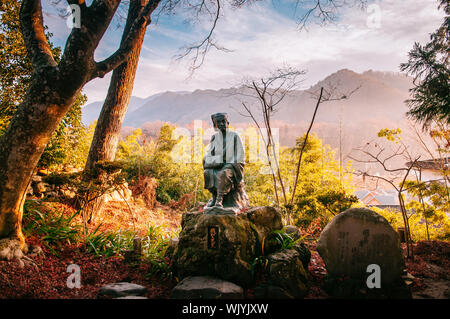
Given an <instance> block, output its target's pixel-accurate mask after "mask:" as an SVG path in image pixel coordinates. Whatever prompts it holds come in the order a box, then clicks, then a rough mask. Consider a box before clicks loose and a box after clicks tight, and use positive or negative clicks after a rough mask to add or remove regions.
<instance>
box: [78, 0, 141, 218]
mask: <svg viewBox="0 0 450 319" xmlns="http://www.w3.org/2000/svg"><path fill="white" fill-rule="evenodd" d="M147 2H148V0H140V1H131V2H130V7H129V10H128V17H127V22H126V25H125V30H124V34H123V37H122V43H123V42H124V41H125V40H126V36H127V35H128V32H129V30H130V28H131V25H132V23H133V21H134V20H135V19H136V18H137V17H138V16H139V14H140V13H141V11H142V10H143V8H144V7H145V5H146V3H147ZM145 30H146V26H145V25H142V26H141V27H140V29H139V30H138V35H137V37H136V41H135V42H134V43H133V45H132V47H131V50H130V54H129V56H128V59H127V61H126V62H124V63H123V64H121V65H120V66H119V67H118V68H116V69H115V70H114V71H113V74H112V77H111V82H110V85H109V89H108V94H107V96H106V99H105V102H104V104H103V107H102V110H101V113H100V116H99V118H98V121H97V126H96V127H95V132H94V137H93V140H92V144H91V148H90V150H89V155H88V158H87V162H86V166H85V171H88V170H91V169H93V168H94V167H95V164H96V163H97V162H99V161H113V160H114V158H115V154H116V150H117V145H118V142H119V138H120V131H121V128H122V123H123V119H124V117H125V113H126V111H127V108H128V105H129V103H130V98H131V93H132V91H133V84H134V78H135V75H136V69H137V66H138V62H139V55H140V52H141V47H142V43H143V41H144V36H145ZM104 202H105V201H104V196H101V197H98V198H97V199H95V200H92V201H90V202H89V203H88V204H87V205H86V207H85V208H84V214H85V216H87V217H88V219H89V220H88V221H89V222H92V220H93V218H94V216H95V213H96V212H99V211H100V210H101V208H102V206H103V204H104Z"/></svg>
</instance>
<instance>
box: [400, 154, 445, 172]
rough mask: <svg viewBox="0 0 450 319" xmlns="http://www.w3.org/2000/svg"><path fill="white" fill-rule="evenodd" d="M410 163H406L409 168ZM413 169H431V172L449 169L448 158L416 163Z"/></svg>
mask: <svg viewBox="0 0 450 319" xmlns="http://www.w3.org/2000/svg"><path fill="white" fill-rule="evenodd" d="M411 164H412V162H407V163H406V165H407V166H410V165H411ZM413 167H414V168H418V169H432V170H441V169H443V168H448V167H450V157H445V158H442V159H440V158H438V159H428V160H425V161H417V162H416V163H415V164H414V166H413Z"/></svg>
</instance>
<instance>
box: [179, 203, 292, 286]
mask: <svg viewBox="0 0 450 319" xmlns="http://www.w3.org/2000/svg"><path fill="white" fill-rule="evenodd" d="M181 226H182V231H181V232H180V235H179V242H178V245H177V248H176V250H175V253H174V271H175V272H176V274H177V275H178V276H179V277H180V279H181V278H185V277H188V276H214V277H218V278H221V279H223V280H227V281H230V282H233V283H236V284H238V285H240V286H244V287H246V286H249V285H251V284H252V281H253V279H252V275H251V271H252V267H251V264H252V262H253V261H254V260H255V258H257V257H258V256H260V255H261V254H262V243H263V240H264V238H265V237H268V236H269V235H270V233H271V232H272V231H274V230H280V229H282V227H283V224H282V222H281V214H280V212H279V211H278V210H277V209H275V208H273V207H256V208H252V209H250V210H248V211H247V212H244V213H241V214H239V215H230V214H203V213H199V212H194V213H185V214H183V217H182V222H181ZM209 227H217V229H218V234H217V242H216V244H217V245H216V246H215V248H211V247H210V246H208V234H209V233H208V231H209V229H210V228H209Z"/></svg>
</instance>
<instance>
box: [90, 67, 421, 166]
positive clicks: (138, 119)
mask: <svg viewBox="0 0 450 319" xmlns="http://www.w3.org/2000/svg"><path fill="white" fill-rule="evenodd" d="M411 86H412V79H411V78H409V77H407V76H405V75H402V74H399V73H386V72H377V71H366V72H364V73H356V72H353V71H351V70H347V69H343V70H339V71H337V72H335V73H333V74H331V75H329V76H328V77H326V78H325V79H323V80H322V81H320V82H318V83H316V84H315V85H313V86H312V87H310V88H309V89H306V90H298V91H293V92H291V93H290V94H289V95H288V96H286V97H285V99H284V100H283V101H282V102H281V103H280V104H279V105H278V106H277V110H278V111H277V112H276V114H275V115H274V118H273V121H272V124H273V127H275V128H278V129H279V130H280V138H281V143H282V144H283V145H293V144H294V143H295V139H296V138H297V137H298V136H301V135H302V134H304V132H305V129H306V127H307V125H308V124H309V121H310V119H311V116H312V114H313V111H314V107H315V104H316V100H314V99H313V98H312V95H311V92H318V91H319V90H320V88H321V87H324V88H325V89H326V90H327V91H331V90H332V89H333V88H334V90H333V92H334V93H333V96H332V97H337V96H339V97H341V96H343V95H347V96H348V99H345V100H340V101H330V102H326V103H323V104H321V105H320V108H319V110H318V114H317V118H316V122H315V124H314V128H313V131H314V132H316V133H317V134H318V135H319V137H320V138H322V139H323V140H324V142H325V143H326V144H329V145H331V146H332V147H333V148H339V147H340V148H341V149H342V154H343V158H345V156H346V155H348V154H349V153H350V151H351V150H352V149H353V148H355V147H358V146H361V145H364V144H365V143H366V142H367V141H369V140H373V139H374V138H376V133H377V132H378V131H379V130H380V129H381V128H385V127H388V128H397V127H400V128H402V129H403V130H404V131H405V132H406V131H408V122H407V120H406V118H405V113H406V111H407V106H406V105H405V103H404V101H405V100H406V99H408V97H409V91H408V90H409V88H410V87H411ZM355 90H356V91H355ZM350 92H353V94H351V95H349V93H350ZM240 93H241V94H240ZM242 93H248V91H245V90H244V89H243V88H229V89H221V90H196V91H193V92H164V93H159V94H155V95H152V96H149V97H148V98H145V99H142V98H136V97H133V98H132V99H131V103H130V106H129V109H128V112H127V114H126V116H125V121H124V127H126V128H127V129H125V131H126V132H130V130H131V128H132V127H135V128H136V127H142V128H143V130H144V133H145V132H146V131H147V134H149V135H153V134H156V132H157V131H158V128H159V127H160V126H161V125H162V123H164V122H171V123H174V124H177V125H183V126H184V125H189V124H191V123H192V121H193V120H203V121H206V122H207V123H208V124H210V123H211V118H210V116H211V114H213V113H216V112H228V114H229V117H230V122H231V123H232V125H234V126H238V127H242V126H246V125H248V124H249V123H251V120H250V119H249V118H248V117H244V116H242V115H241V114H240V113H245V111H244V109H243V107H242V104H241V103H242V101H244V102H245V103H246V104H247V105H249V106H251V107H252V110H253V112H254V114H255V116H257V114H258V110H257V105H258V104H257V103H255V102H256V100H254V99H251V98H249V97H247V96H243V95H242ZM101 106H102V105H101V102H94V103H91V104H89V105H87V106H86V107H85V108H83V121H84V123H89V122H92V121H93V120H95V119H96V116H97V114H99V112H100V108H101ZM408 134H409V135H411V136H412V134H410V133H405V134H404V135H408ZM411 136H410V137H409V138H410V140H411V138H412V137H411ZM406 138H408V137H407V136H406ZM416 145H417V144H416Z"/></svg>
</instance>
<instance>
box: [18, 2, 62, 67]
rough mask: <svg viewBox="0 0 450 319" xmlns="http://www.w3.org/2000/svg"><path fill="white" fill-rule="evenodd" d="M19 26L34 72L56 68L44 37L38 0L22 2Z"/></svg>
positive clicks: (40, 7)
mask: <svg viewBox="0 0 450 319" xmlns="http://www.w3.org/2000/svg"><path fill="white" fill-rule="evenodd" d="M20 26H21V29H22V30H21V31H22V36H23V40H24V42H25V46H26V48H27V51H28V55H29V57H30V59H31V62H32V64H33V67H34V70H35V72H43V71H44V70H45V69H47V70H48V68H49V67H52V68H54V67H56V62H55V60H54V59H53V55H52V51H51V50H50V47H49V45H48V42H47V38H46V36H45V29H44V24H43V19H42V6H41V1H40V0H23V2H22V6H21V7H20Z"/></svg>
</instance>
